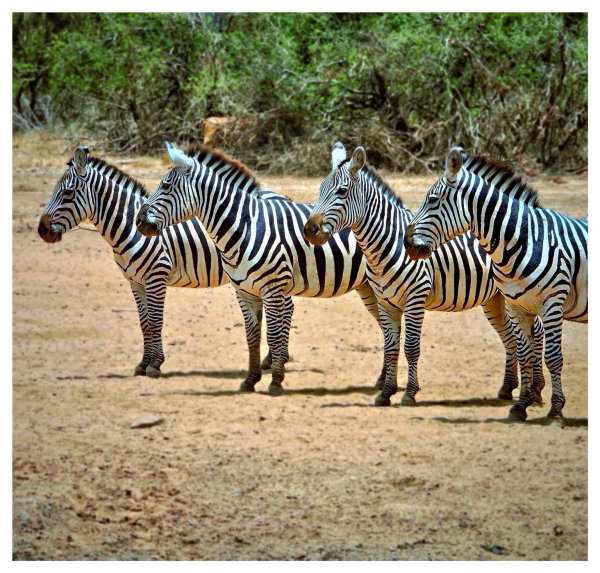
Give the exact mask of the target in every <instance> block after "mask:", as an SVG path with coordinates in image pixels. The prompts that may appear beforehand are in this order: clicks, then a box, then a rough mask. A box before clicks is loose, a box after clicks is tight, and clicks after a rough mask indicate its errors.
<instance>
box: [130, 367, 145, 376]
mask: <svg viewBox="0 0 600 573" xmlns="http://www.w3.org/2000/svg"><path fill="white" fill-rule="evenodd" d="M133 375H134V376H146V366H142V365H141V364H138V365H137V366H136V367H135V370H134V371H133Z"/></svg>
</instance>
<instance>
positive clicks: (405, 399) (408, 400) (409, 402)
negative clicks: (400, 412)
mask: <svg viewBox="0 0 600 573" xmlns="http://www.w3.org/2000/svg"><path fill="white" fill-rule="evenodd" d="M416 405H417V401H416V400H415V399H414V398H413V397H412V396H408V395H407V394H404V396H402V400H400V406H416Z"/></svg>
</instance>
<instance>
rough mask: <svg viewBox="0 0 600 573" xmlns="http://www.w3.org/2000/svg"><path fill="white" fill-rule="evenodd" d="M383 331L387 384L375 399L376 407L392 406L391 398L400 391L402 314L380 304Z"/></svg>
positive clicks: (385, 383)
mask: <svg viewBox="0 0 600 573" xmlns="http://www.w3.org/2000/svg"><path fill="white" fill-rule="evenodd" d="M378 309H379V317H380V318H381V329H382V330H383V340H384V345H383V351H384V360H385V366H386V371H385V382H384V384H383V389H382V390H381V392H380V393H379V394H378V395H377V397H376V398H375V406H390V405H391V401H390V397H391V396H393V395H394V394H395V393H396V392H397V391H398V383H397V378H398V355H399V354H400V328H401V321H402V312H401V311H400V310H397V309H388V308H386V307H385V306H383V304H381V303H378Z"/></svg>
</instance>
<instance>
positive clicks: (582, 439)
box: [12, 136, 588, 560]
mask: <svg viewBox="0 0 600 573" xmlns="http://www.w3.org/2000/svg"><path fill="white" fill-rule="evenodd" d="M69 158H70V154H68V153H67V152H66V151H65V142H64V141H61V140H53V139H52V138H50V137H49V136H46V137H34V136H28V137H20V138H15V139H14V140H13V520H12V523H13V558H14V559H18V560H23V559H28V560H29V559H53V560H56V559H61V560H67V559H69V560H73V559H89V560H97V559H102V560H103V559H121V560H138V559H139V560H146V559H149V560H154V559H159V560H163V559H186V560H187V559H210V560H234V559H235V560H242V559H249V560H257V559H277V560H294V559H295V560H327V559H329V560H336V559H344V560H391V559H399V560H449V559H452V560H585V559H587V556H588V528H587V521H588V494H587V491H588V477H587V475H588V472H587V469H588V455H587V448H588V400H587V379H588V369H587V346H588V345H587V340H588V329H587V326H586V325H577V324H570V323H567V324H566V325H565V329H564V344H563V349H564V356H565V363H564V370H563V388H564V389H565V393H566V397H567V404H566V406H565V409H564V413H565V415H566V416H567V418H566V423H565V425H564V426H563V427H557V426H551V425H548V421H547V420H546V419H545V418H544V416H545V414H546V412H547V410H548V408H549V405H548V404H549V399H550V384H549V375H548V372H547V371H546V379H547V386H546V389H545V390H544V398H545V399H546V402H547V405H546V406H544V407H543V408H541V409H539V408H537V409H536V408H531V409H530V419H529V420H528V422H527V423H524V424H510V423H506V420H505V419H506V416H507V413H508V409H509V404H507V403H506V402H502V401H499V400H496V399H494V397H495V396H496V393H497V390H498V388H499V386H500V384H501V381H502V380H501V378H502V370H503V360H504V353H503V348H502V345H501V344H500V341H499V340H498V339H497V337H496V334H495V333H494V331H493V330H492V328H491V327H490V326H489V325H488V324H487V322H486V321H485V319H484V316H483V312H482V311H481V310H480V309H475V310H472V311H468V312H464V313H457V314H448V313H435V312H431V313H428V315H427V316H426V320H425V324H424V328H423V338H422V346H421V347H422V354H421V360H420V363H419V375H420V376H419V378H420V383H421V388H422V389H421V392H420V393H419V394H418V395H417V399H418V401H419V403H418V406H417V407H415V408H400V407H392V408H387V409H380V408H375V407H372V403H373V399H374V397H375V391H374V390H373V388H372V386H373V384H374V383H375V380H376V379H377V375H378V373H379V369H380V366H381V359H382V339H381V334H380V331H379V329H378V327H377V325H376V324H375V322H374V321H373V320H372V319H371V317H370V316H369V315H368V314H367V313H366V312H365V310H364V308H362V305H361V303H360V300H359V297H358V295H355V294H350V295H346V296H345V297H343V298H342V299H333V300H311V299H303V298H296V299H295V304H296V311H295V314H294V321H293V326H292V334H291V340H290V350H291V354H292V356H293V358H294V361H293V362H292V363H290V364H289V365H288V373H287V376H286V380H285V382H284V386H285V388H286V395H285V396H284V397H281V398H272V397H269V396H268V395H267V394H266V392H265V391H266V387H267V385H268V380H269V374H268V373H266V374H265V375H264V376H263V380H262V381H261V382H260V383H259V384H258V386H257V388H258V389H260V390H261V391H260V392H257V393H256V394H255V395H247V394H244V395H237V394H236V389H237V387H238V385H239V383H240V382H241V380H242V379H243V378H244V372H245V369H246V366H247V351H246V344H245V337H244V329H243V328H241V327H240V323H241V319H242V317H241V312H240V310H239V308H238V306H237V303H236V300H235V297H234V292H233V289H232V287H230V286H229V285H228V286H225V287H221V288H218V289H211V290H201V289H199V290H196V291H192V290H189V289H169V291H168V296H167V305H166V323H165V328H164V331H163V335H164V342H165V354H166V361H165V363H164V365H163V368H162V369H163V372H164V377H162V378H159V379H156V380H151V379H148V378H141V377H137V378H135V377H133V376H132V373H133V369H134V367H135V365H136V364H137V363H138V361H139V359H140V358H141V353H142V337H141V334H140V331H139V326H138V318H137V313H136V312H134V310H135V304H134V300H133V297H132V295H131V292H130V289H129V286H128V285H127V283H126V281H125V280H124V278H123V277H122V275H121V274H120V271H119V270H118V268H117V266H116V265H115V263H114V261H113V259H112V253H111V250H110V248H109V247H108V245H107V244H106V243H105V242H104V241H103V239H102V237H101V236H100V235H99V234H97V233H92V232H85V231H80V230H77V231H72V232H71V233H69V234H67V235H65V236H64V237H63V240H62V242H60V243H56V244H53V245H48V244H45V243H44V242H42V240H41V239H40V238H39V237H38V235H37V231H36V229H37V223H38V218H39V215H40V213H41V211H42V209H43V206H44V205H45V203H46V202H47V200H48V199H49V197H50V195H51V193H52V190H53V188H54V185H55V183H56V181H57V180H58V178H59V176H60V174H61V173H62V172H63V170H64V164H65V162H66V161H67V160H68V159H69ZM105 158H106V159H107V160H108V161H109V162H117V161H123V158H115V157H110V156H105ZM118 165H119V166H120V167H121V168H122V169H124V170H126V171H128V172H129V173H131V174H132V175H133V176H135V177H136V178H139V179H141V180H142V181H143V182H144V183H145V184H147V186H148V188H149V190H151V191H153V190H154V189H155V187H156V184H157V183H158V181H159V180H160V179H161V178H162V176H163V174H164V173H165V172H166V169H167V167H168V163H167V160H166V158H163V159H154V158H129V159H127V160H126V162H124V163H123V162H122V163H118ZM385 177H386V178H387V179H388V180H389V181H390V183H391V184H392V185H393V186H394V188H395V189H396V191H398V192H399V193H400V194H401V195H402V197H403V198H404V200H405V202H406V203H407V204H408V205H409V206H410V207H411V208H416V207H417V206H418V205H419V203H420V201H421V199H422V197H423V196H424V194H425V192H426V191H427V189H428V188H429V186H430V185H431V184H432V182H433V177H400V176H395V175H391V174H386V175H385ZM261 179H262V181H263V182H264V186H265V187H266V188H270V189H272V190H275V191H280V192H282V193H284V194H286V195H289V196H291V197H293V198H294V199H296V200H302V201H314V200H315V198H316V197H317V194H318V186H319V183H320V180H319V179H299V178H291V177H289V178H275V177H262V178H261ZM562 179H563V180H564V181H565V182H566V183H557V182H553V181H552V180H550V178H549V177H545V176H542V175H539V176H536V177H533V178H532V179H531V184H532V185H533V186H534V187H535V188H537V189H538V190H539V191H540V193H541V198H542V201H543V203H544V205H545V206H547V207H550V208H556V209H559V210H562V211H564V212H566V213H569V214H572V215H575V216H584V215H586V214H587V189H588V182H587V176H585V175H584V176H571V177H568V176H564V175H563V176H562ZM115 311H119V312H115ZM265 352H266V343H264V342H263V353H265ZM405 376H406V364H405V362H404V359H403V357H402V358H401V365H400V377H399V382H400V384H401V385H403V381H404V380H405ZM400 396H401V393H399V394H398V395H396V397H395V399H396V402H398V401H399V399H400ZM154 414H160V415H162V416H163V417H164V423H163V424H161V425H159V426H155V427H152V428H146V429H130V425H131V424H132V423H133V422H135V421H137V420H139V419H141V418H145V417H147V416H150V415H154Z"/></svg>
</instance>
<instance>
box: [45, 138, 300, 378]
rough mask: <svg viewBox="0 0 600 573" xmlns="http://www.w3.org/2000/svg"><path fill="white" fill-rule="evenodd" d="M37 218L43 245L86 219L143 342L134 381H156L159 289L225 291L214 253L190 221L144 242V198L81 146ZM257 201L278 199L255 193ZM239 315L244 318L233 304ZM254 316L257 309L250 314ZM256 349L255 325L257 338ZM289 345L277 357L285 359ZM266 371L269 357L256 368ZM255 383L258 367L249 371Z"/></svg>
mask: <svg viewBox="0 0 600 573" xmlns="http://www.w3.org/2000/svg"><path fill="white" fill-rule="evenodd" d="M67 165H68V168H67V170H66V171H65V173H64V174H63V175H62V176H61V177H60V179H59V181H58V183H57V184H56V186H55V189H54V192H53V194H52V197H51V199H50V200H49V202H48V204H47V205H46V207H45V208H44V211H43V213H42V215H41V217H40V222H39V226H38V233H39V235H40V237H41V238H42V239H43V240H44V241H46V242H47V243H55V242H57V241H60V240H61V238H62V235H63V233H65V232H66V231H69V230H71V229H73V228H74V227H76V226H77V225H79V224H80V223H81V222H83V221H85V220H86V219H90V220H91V221H92V222H93V223H94V225H95V226H96V229H97V230H98V231H99V232H100V234H101V235H102V236H103V237H104V239H105V240H106V242H107V243H108V244H109V245H110V246H111V247H112V249H113V253H114V258H115V261H116V263H117V265H118V266H119V268H120V269H121V271H122V273H123V275H124V276H125V278H126V279H127V280H128V282H129V284H130V286H131V290H132V292H133V296H134V298H135V301H136V304H137V309H138V314H139V320H140V326H141V330H142V334H143V340H144V352H143V356H142V360H141V361H140V363H139V364H138V365H137V366H136V367H135V370H134V375H135V376H149V377H151V378H156V377H158V376H159V375H160V366H161V365H162V363H163V362H164V353H163V346H162V336H161V333H162V325H163V311H164V302H165V296H166V287H167V286H172V287H183V288H214V287H219V286H223V285H225V284H228V282H229V279H228V278H227V275H226V274H225V273H224V271H223V263H222V259H221V254H220V252H219V251H218V250H217V248H216V247H215V244H214V243H213V241H212V240H211V238H210V237H209V236H208V235H207V233H206V231H205V230H204V228H203V227H202V225H200V223H199V221H198V220H197V219H193V220H191V221H188V222H186V223H182V224H180V225H176V226H174V227H172V228H169V229H166V230H165V232H164V233H163V234H162V236H161V237H160V238H158V237H153V238H147V237H144V236H142V235H141V233H139V232H138V231H137V228H136V226H135V217H136V215H137V212H138V210H139V208H140V207H141V206H142V204H143V203H144V202H145V201H146V200H147V197H148V192H147V191H146V189H145V187H144V186H143V185H142V184H141V183H140V182H139V181H136V180H135V179H133V178H132V177H130V176H129V175H127V174H126V173H124V172H123V171H121V170H120V169H118V168H117V167H114V166H112V165H110V164H108V163H106V162H105V161H104V160H102V159H100V158H98V157H93V156H91V155H90V153H89V149H88V148H87V147H80V148H78V149H77V150H76V151H75V154H74V157H73V158H72V159H71V160H70V161H69V162H68V164H67ZM257 196H260V197H261V198H263V199H264V200H272V201H276V200H284V201H287V199H286V198H285V197H283V196H282V195H279V194H277V193H273V192H271V191H266V190H257ZM240 304H241V305H242V312H243V313H244V314H246V313H247V310H246V309H245V307H244V306H243V304H244V301H240ZM285 311H286V314H285V324H286V332H289V326H290V325H291V313H292V311H293V305H292V301H291V299H290V298H289V297H287V298H286V301H285ZM256 312H257V313H258V314H259V315H260V313H261V312H262V309H261V308H260V305H258V307H257V308H256ZM254 336H258V342H259V343H260V321H259V325H258V332H257V333H255V334H254ZM287 341H288V338H287V337H286V338H285V349H284V355H285V358H286V359H289V353H288V350H287ZM270 364H271V355H270V353H269V354H268V355H267V356H266V357H265V359H264V361H263V363H262V368H264V369H268V368H270ZM254 377H255V378H256V377H259V378H260V368H259V371H258V372H254Z"/></svg>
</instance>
